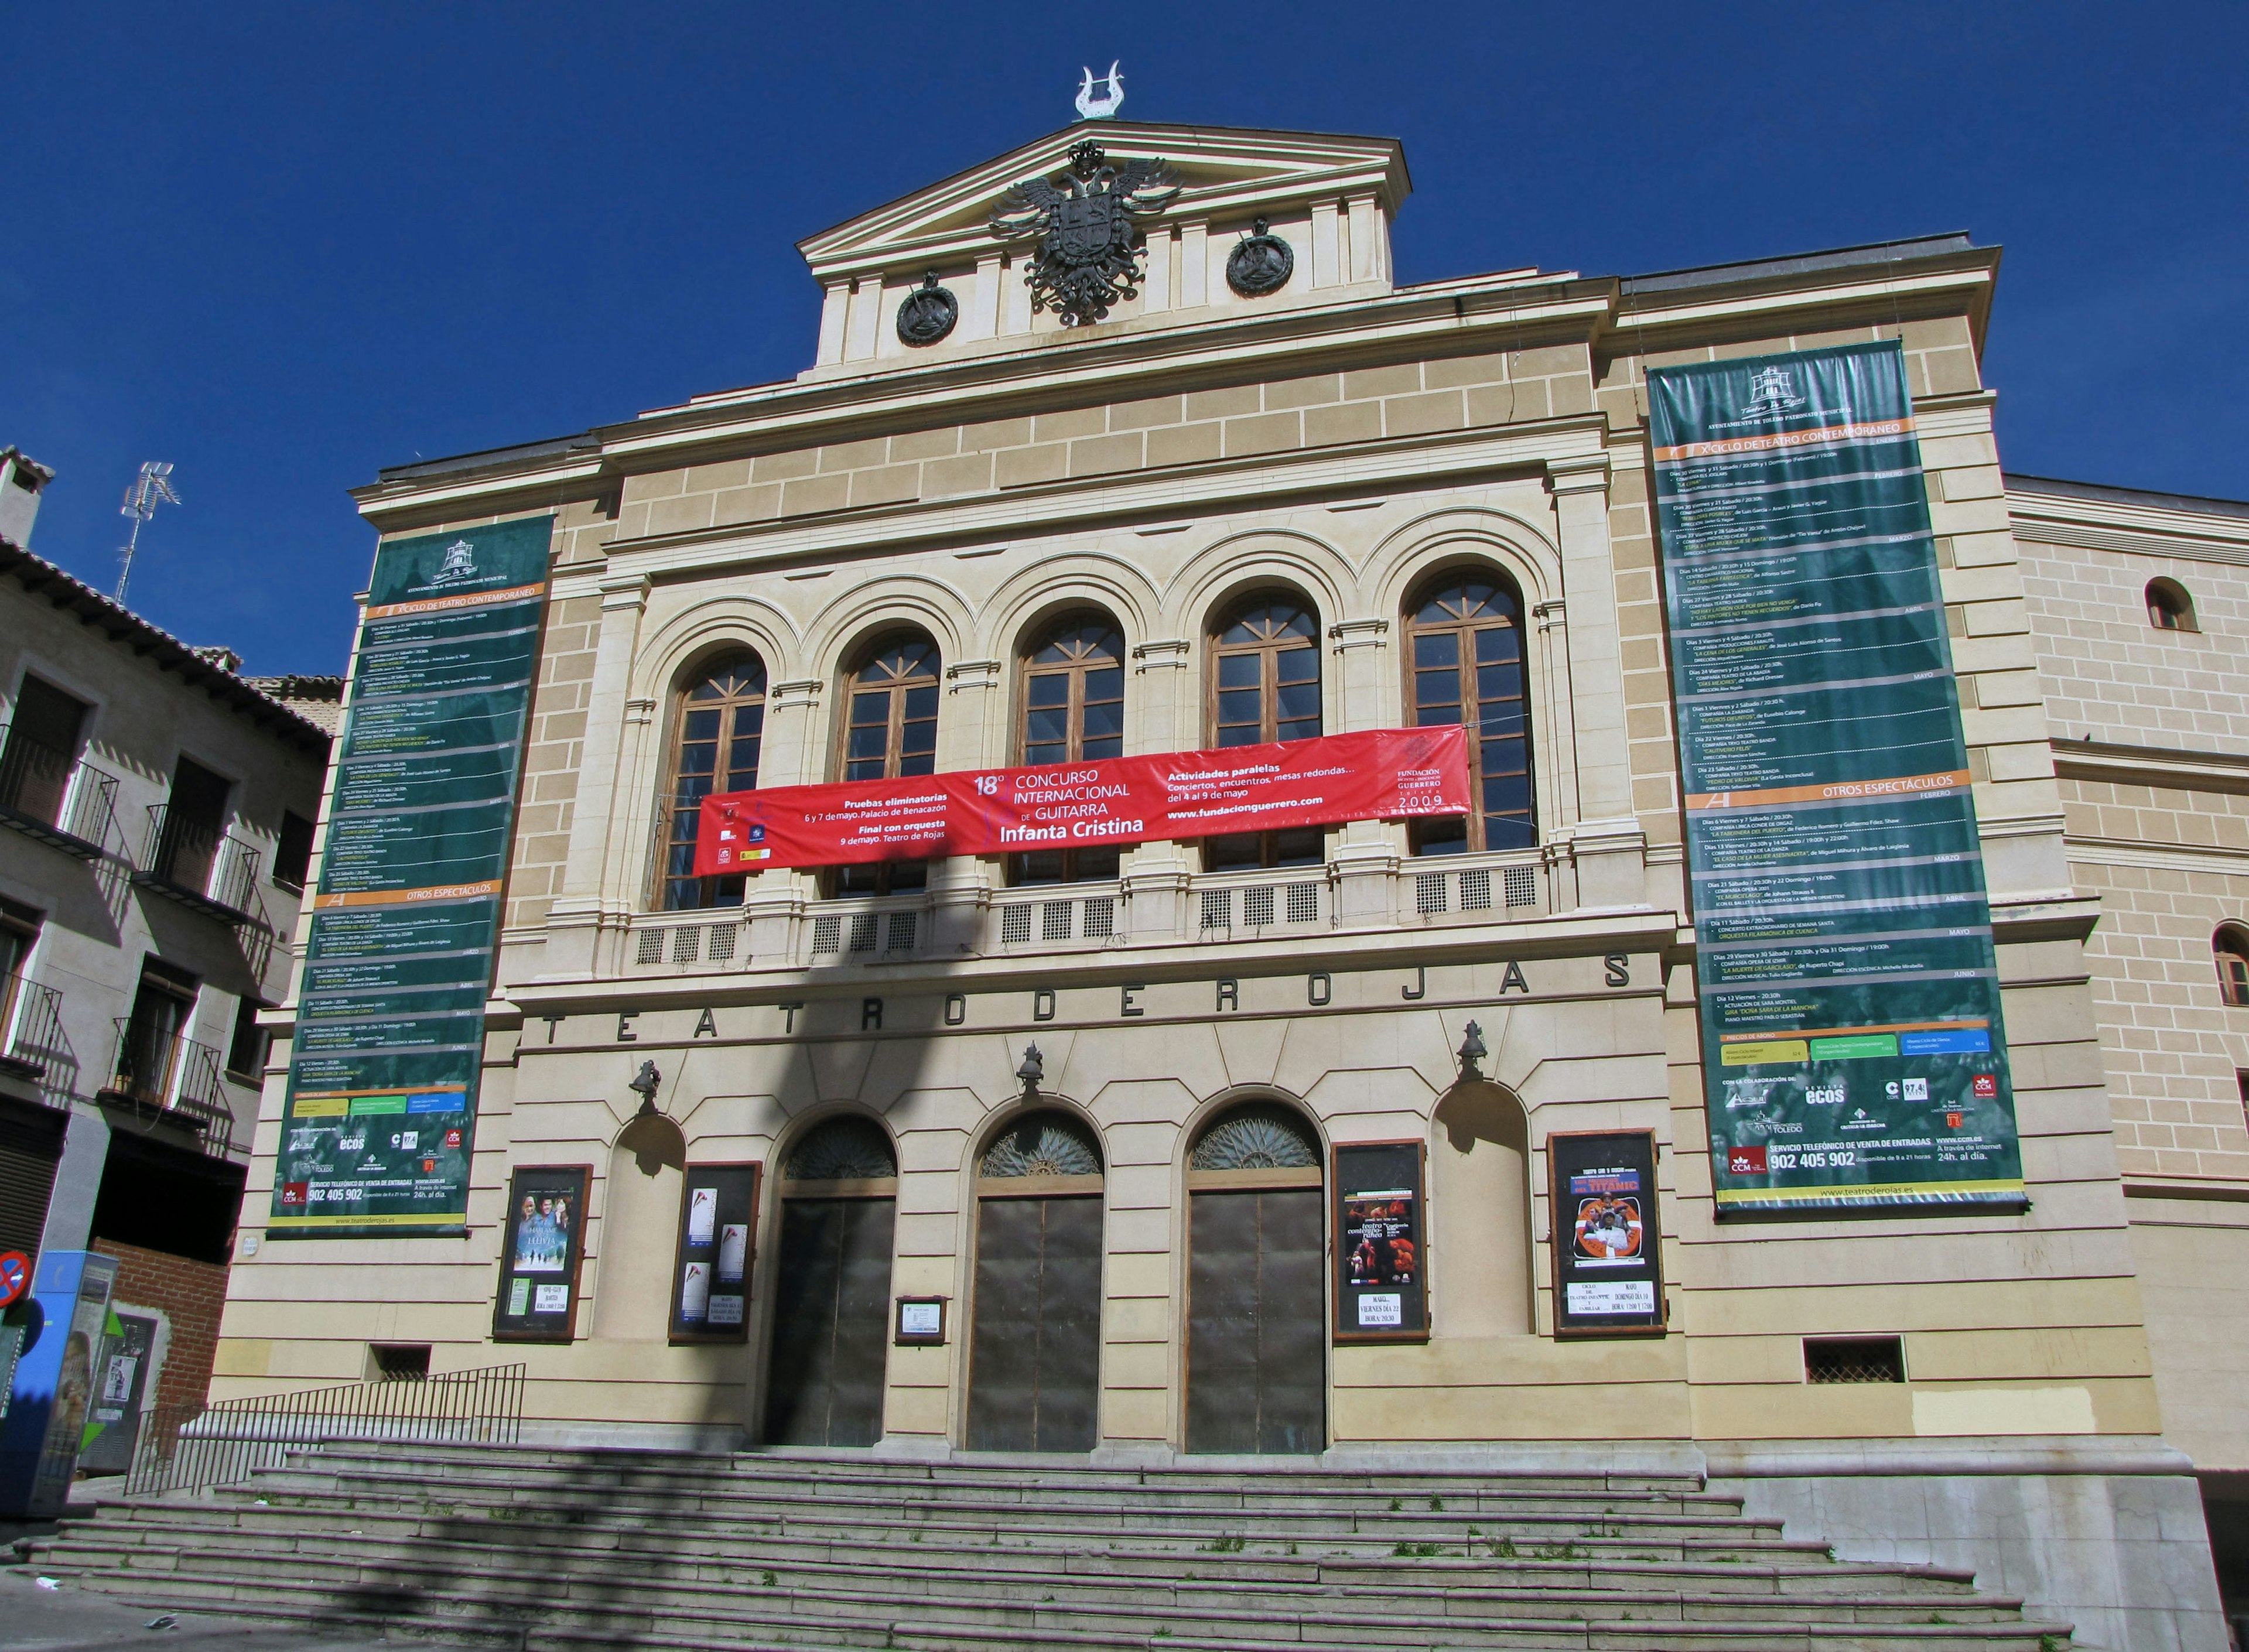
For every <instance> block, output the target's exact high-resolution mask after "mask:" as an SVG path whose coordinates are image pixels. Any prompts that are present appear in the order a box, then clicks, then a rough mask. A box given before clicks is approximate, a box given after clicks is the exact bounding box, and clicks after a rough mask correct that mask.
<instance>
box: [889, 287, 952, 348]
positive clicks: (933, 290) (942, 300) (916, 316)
mask: <svg viewBox="0 0 2249 1652" xmlns="http://www.w3.org/2000/svg"><path fill="white" fill-rule="evenodd" d="M958 320H960V301H959V299H955V298H954V297H953V294H952V293H948V292H946V290H945V288H943V287H941V286H938V284H937V272H936V271H934V270H932V271H931V272H929V273H928V274H927V275H925V276H924V277H922V279H921V286H919V287H918V288H916V289H915V290H914V291H913V292H911V293H907V294H906V296H905V297H904V299H903V300H901V301H900V303H899V305H898V340H899V341H900V342H901V343H904V344H911V345H916V346H919V345H925V344H935V343H937V342H939V341H940V340H942V339H943V338H944V337H945V335H946V334H948V333H950V332H952V331H953V323H955V322H956V321H958Z"/></svg>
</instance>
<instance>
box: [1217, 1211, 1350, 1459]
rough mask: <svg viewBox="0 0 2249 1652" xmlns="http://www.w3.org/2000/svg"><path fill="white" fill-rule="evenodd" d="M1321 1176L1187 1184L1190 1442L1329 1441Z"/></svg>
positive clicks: (1222, 1446)
mask: <svg viewBox="0 0 2249 1652" xmlns="http://www.w3.org/2000/svg"><path fill="white" fill-rule="evenodd" d="M1324 1197H1325V1195H1324V1194H1322V1192H1321V1191H1320V1189H1318V1188H1317V1187H1288V1188H1274V1189H1271V1190H1247V1189H1245V1190H1244V1191H1241V1192H1239V1193H1236V1192H1231V1191H1228V1192H1216V1191H1213V1192H1198V1193H1191V1194H1188V1195H1187V1223H1188V1246H1189V1250H1188V1264H1187V1266H1188V1274H1187V1290H1188V1297H1187V1449H1188V1450H1190V1451H1268V1452H1290V1453H1300V1454H1309V1453H1311V1452H1316V1451H1324V1450H1325V1449H1327V1291H1326V1278H1327V1269H1326V1265H1325V1254H1324V1253H1325V1244H1324V1222H1323V1220H1322V1217H1323V1201H1324Z"/></svg>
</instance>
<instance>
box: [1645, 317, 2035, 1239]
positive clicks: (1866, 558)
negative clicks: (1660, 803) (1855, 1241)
mask: <svg viewBox="0 0 2249 1652" xmlns="http://www.w3.org/2000/svg"><path fill="white" fill-rule="evenodd" d="M1648 394H1649V401H1650V423H1651V427H1652V433H1653V440H1654V458H1655V484H1656V499H1657V506H1658V517H1659V524H1660V530H1661V540H1662V570H1663V585H1664V603H1665V616H1666V620H1667V623H1668V626H1669V630H1670V638H1671V670H1672V688H1673V693H1674V698H1675V704H1676V706H1677V712H1678V735H1679V754H1680V763H1681V767H1682V786H1683V790H1684V793H1685V798H1686V813H1687V849H1688V867H1689V871H1690V875H1691V878H1692V884H1693V900H1694V909H1695V959H1696V969H1697V974H1698V987H1699V990H1700V998H1701V1002H1700V1008H1701V1015H1702V1073H1703V1085H1704V1090H1703V1096H1704V1102H1705V1106H1706V1110H1707V1112H1708V1116H1709V1132H1710V1152H1711V1171H1712V1180H1713V1181H1714V1183H1715V1184H1716V1201H1717V1208H1718V1213H1719V1214H1720V1215H1742V1214H1745V1213H1754V1212H1760V1211H1820V1210H1850V1209H1854V1208H1872V1207H1881V1206H1894V1205H1895V1206H1902V1205H1926V1204H1944V1205H1978V1204H1980V1205H1992V1206H1999V1207H2005V1208H2015V1207H2019V1205H2020V1204H2021V1202H2022V1199H2023V1174H2022V1157H2021V1152H2020V1149H2019V1145H2018V1142H2017V1139H2016V1132H2015V1112H2014V1091H2013V1087H2012V1084H2011V1082H2010V1079H2009V1075H2008V1070H2007V1055H2006V1050H2007V1043H2006V1035H2005V1028H2004V1026H2003V1023H2002V1021H2001V1017H2000V1013H1999V981H1998V965H1997V960H1996V959H1995V957H1994V955H1993V952H1992V945H1991V908H1990V905H1989V904H1988V902H1987V899H1986V897H1985V891H1984V863H1983V855H1982V850H1981V846H1980V843H1979V841H1978V838H1977V829H1976V809H1975V804H1974V801H1973V798H1972V796H1971V795H1970V784H1969V770H1968V749H1967V745H1966V741H1965V740H1964V735H1963V733H1962V729H1961V723H1960V700H1959V693H1958V690H1957V685H1956V683H1955V679H1954V677H1953V669H1952V656H1951V649H1950V643H1949V641H1948V639H1947V637H1946V630H1945V617H1944V596H1943V589H1942V588H1941V584H1940V581H1939V576H1938V572H1937V563H1936V545H1935V541H1934V540H1933V539H1932V537H1931V533H1930V524H1929V495H1928V489H1927V485H1926V483H1925V480H1924V478H1923V476H1922V466H1921V448H1920V443H1919V441H1918V439H1917V437H1915V428H1914V417H1913V407H1912V402H1911V399H1910V397H1909V396H1908V394H1907V389H1906V379H1905V361H1904V355H1903V353H1902V349H1901V348H1900V347H1899V346H1897V345H1896V344H1895V343H1881V344H1871V343H1870V344H1857V345H1847V346H1841V347H1838V348H1833V349H1824V350H1805V351H1799V352H1793V353H1791V354H1781V355H1767V356H1757V357H1751V358H1749V359H1746V360H1743V361H1719V362H1706V363H1702V364H1698V365H1695V366H1690V367H1678V368H1651V369H1650V370H1649V373H1648Z"/></svg>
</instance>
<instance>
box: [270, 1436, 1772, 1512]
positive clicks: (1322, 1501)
mask: <svg viewBox="0 0 2249 1652" xmlns="http://www.w3.org/2000/svg"><path fill="white" fill-rule="evenodd" d="M420 1453H421V1449H420V1448H416V1465H415V1473H414V1476H412V1477H413V1479H414V1481H415V1482H416V1483H417V1484H421V1483H430V1482H438V1483H445V1484H455V1483H467V1484H491V1483H501V1484H507V1485H510V1486H518V1487H523V1488H526V1489H527V1488H531V1487H536V1486H548V1485H562V1486H571V1487H583V1486H586V1485H588V1484H595V1485H599V1486H602V1487H603V1488H604V1489H608V1488H612V1487H616V1486H620V1485H629V1486H630V1487H631V1488H632V1489H633V1490H636V1492H639V1493H641V1494H643V1495H674V1494H683V1495H684V1494H688V1493H704V1492H708V1491H712V1490H716V1491H720V1492H724V1493H726V1494H728V1495H734V1496H749V1497H754V1496H757V1495H759V1494H760V1492H762V1491H764V1490H767V1489H769V1488H774V1489H781V1490H791V1491H795V1492H798V1493H809V1494H820V1493H822V1491H823V1490H828V1489H832V1490H836V1491H839V1492H842V1493H843V1494H845V1495H850V1496H856V1497H866V1496H868V1495H870V1490H877V1489H878V1490H879V1496H878V1498H877V1500H881V1501H944V1502H948V1503H958V1504H972V1503H987V1502H988V1503H993V1504H1004V1505H1029V1504H1037V1505H1039V1506H1049V1507H1056V1508H1065V1507H1074V1506H1080V1505H1086V1506H1099V1507H1104V1508H1106V1507H1114V1506H1118V1505H1120V1504H1123V1505H1131V1506H1134V1507H1146V1508H1150V1509H1164V1510H1171V1509H1182V1510H1184V1509H1193V1508H1196V1507H1210V1508H1221V1509H1252V1508H1266V1507H1275V1508H1289V1507H1296V1508H1304V1509H1317V1508H1321V1507H1345V1508H1351V1509H1366V1510H1377V1509H1379V1510H1386V1509H1387V1507H1388V1504H1390V1503H1391V1502H1393V1501H1397V1502H1400V1503H1401V1504H1405V1505H1406V1506H1409V1507H1426V1506H1427V1505H1428V1504H1430V1503H1433V1502H1434V1503H1435V1504H1439V1505H1440V1506H1441V1508H1444V1509H1449V1510H1455V1511H1468V1512H1495V1513H1496V1512H1504V1511H1509V1510H1510V1509H1514V1508H1517V1507H1520V1508H1521V1509H1523V1511H1537V1510H1539V1509H1544V1508H1563V1509H1585V1508H1590V1507H1594V1506H1599V1507H1601V1508H1612V1507H1613V1508H1619V1509H1627V1510H1629V1509H1648V1510H1652V1511H1671V1512H1684V1511H1690V1510H1693V1511H1713V1512H1716V1513H1720V1514H1723V1515H1726V1516H1732V1515H1736V1514H1738V1513H1739V1511H1740V1508H1741V1500H1740V1499H1739V1498H1738V1497H1718V1496H1716V1495H1713V1494H1710V1493H1707V1492H1702V1491H1700V1490H1695V1489H1692V1488H1691V1487H1682V1488H1676V1489H1665V1490H1649V1489H1618V1488H1605V1487H1600V1486H1584V1487H1574V1486H1573V1487H1568V1488H1564V1487H1558V1486H1551V1485H1541V1484H1537V1483H1519V1484H1518V1483H1500V1484H1497V1485H1494V1484H1493V1483H1490V1482H1489V1480H1487V1479H1484V1478H1482V1477H1478V1476H1441V1477H1438V1476H1430V1477H1426V1478H1423V1479H1420V1480H1416V1481H1413V1482H1407V1481H1403V1480H1390V1481H1379V1480H1378V1481H1374V1482H1372V1483H1367V1482H1358V1481H1354V1482H1352V1483H1336V1484H1332V1485H1325V1486H1323V1485H1320V1484H1317V1483H1308V1481H1309V1476H1286V1475H1283V1476H1262V1477H1261V1479H1262V1478H1269V1480H1270V1481H1271V1483H1259V1482H1252V1483H1248V1484H1245V1483H1243V1481H1242V1480H1241V1479H1240V1478H1238V1477H1237V1478H1232V1479H1224V1478H1213V1477H1208V1476H1200V1475H1198V1476H1193V1483H1172V1482H1170V1481H1159V1482H1158V1483H1152V1484H1151V1483H1147V1482H1146V1480H1145V1477H1144V1476H1141V1475H1140V1474H1138V1472H1135V1473H1134V1474H1133V1475H1131V1476H1129V1477H1127V1476H1111V1478H1110V1479H1108V1480H1104V1479H1102V1478H1101V1477H1099V1472H1098V1471H1090V1470H1089V1471H1084V1472H1083V1473H1080V1474H1077V1475H1071V1476H1050V1475H1036V1476H1008V1475H1004V1474H1001V1473H998V1472H995V1471H988V1470H987V1471H978V1470H951V1471H948V1472H944V1473H924V1474H922V1475H919V1476H914V1477H911V1478H909V1477H906V1476H874V1475H863V1474H851V1473H836V1472H830V1471H829V1465H826V1464H818V1463H794V1462H791V1463H764V1462H760V1463H758V1466H757V1470H756V1471H753V1472H745V1471H741V1470H736V1469H733V1468H732V1467H729V1466H727V1465H726V1461H725V1460H723V1459H715V1458H705V1459H702V1460H701V1462H700V1463H699V1464H696V1465H693V1466H690V1465H687V1464H684V1463H664V1464H658V1465H644V1464H642V1463H637V1462H636V1461H634V1460H633V1459H632V1458H631V1456H630V1455H629V1454H625V1453H609V1454H602V1456H601V1457H599V1458H597V1459H595V1460H590V1461H586V1462H581V1463H545V1462H529V1463H526V1462H519V1461H514V1460H512V1459H511V1460H504V1461H498V1462H495V1461H493V1460H492V1459H491V1458H489V1457H485V1458H480V1459H479V1458H447V1457H436V1458H430V1459H427V1460H425V1459H424V1458H423V1456H421V1455H420ZM784 1469H787V1470H794V1472H783V1471H781V1470H784ZM329 1471H333V1472H336V1473H340V1474H341V1473H356V1474H360V1475H365V1474H368V1473H375V1474H378V1475H386V1474H387V1475H392V1476H395V1475H397V1474H398V1472H399V1471H398V1467H397V1463H396V1460H395V1457H392V1456H385V1455H383V1454H382V1453H380V1452H376V1451H373V1450H369V1449H365V1448H361V1447H354V1446H327V1447H321V1448H319V1449H316V1450H308V1451H292V1453H291V1454H290V1456H289V1458H288V1459H287V1460H286V1461H285V1463H283V1464H282V1465H281V1466H280V1468H279V1470H265V1472H267V1473H273V1472H283V1473H288V1472H300V1473H305V1472H309V1473H319V1472H329Z"/></svg>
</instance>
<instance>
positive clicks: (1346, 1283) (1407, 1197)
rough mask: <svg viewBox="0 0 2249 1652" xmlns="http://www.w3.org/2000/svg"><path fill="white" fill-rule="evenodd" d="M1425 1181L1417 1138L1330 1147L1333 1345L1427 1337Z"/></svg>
mask: <svg viewBox="0 0 2249 1652" xmlns="http://www.w3.org/2000/svg"><path fill="white" fill-rule="evenodd" d="M1426 1186H1427V1178H1426V1174H1425V1167H1424V1156H1423V1149H1422V1145H1421V1144H1420V1142H1418V1141H1373V1142H1358V1143H1354V1144H1352V1145H1351V1146H1342V1147H1338V1148H1337V1149H1336V1150H1335V1201H1336V1208H1335V1231H1336V1291H1335V1296H1336V1315H1335V1339H1336V1340H1337V1341H1338V1342H1426V1341H1427V1340H1428V1337H1429V1290H1428V1274H1427V1266H1426V1261H1427V1256H1428V1248H1429V1247H1428V1226H1427V1203H1428V1201H1427V1199H1425V1198H1424V1197H1423V1194H1424V1192H1425V1189H1426Z"/></svg>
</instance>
